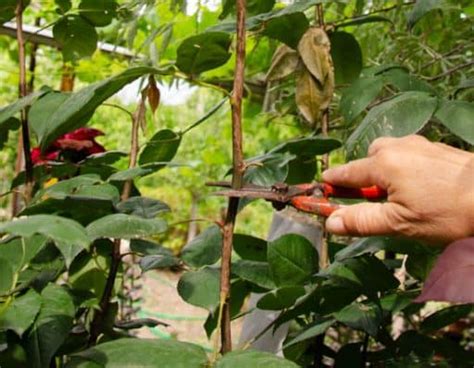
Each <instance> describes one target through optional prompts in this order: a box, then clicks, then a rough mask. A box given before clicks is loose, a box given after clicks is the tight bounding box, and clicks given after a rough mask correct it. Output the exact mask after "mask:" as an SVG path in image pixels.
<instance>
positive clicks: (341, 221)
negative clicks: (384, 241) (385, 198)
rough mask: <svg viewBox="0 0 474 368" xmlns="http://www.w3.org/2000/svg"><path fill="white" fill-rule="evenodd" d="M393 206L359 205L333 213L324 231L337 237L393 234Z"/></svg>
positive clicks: (387, 204) (382, 204) (390, 204)
mask: <svg viewBox="0 0 474 368" xmlns="http://www.w3.org/2000/svg"><path fill="white" fill-rule="evenodd" d="M394 213H395V206H394V204H392V203H360V204H355V205H352V206H347V207H343V208H341V209H339V210H337V211H335V212H334V213H333V214H332V215H331V216H330V217H329V218H328V219H327V220H326V229H327V230H328V231H329V232H330V233H334V234H337V235H352V236H370V235H384V234H391V233H393V225H394V223H393V220H391V219H394V218H396V216H394Z"/></svg>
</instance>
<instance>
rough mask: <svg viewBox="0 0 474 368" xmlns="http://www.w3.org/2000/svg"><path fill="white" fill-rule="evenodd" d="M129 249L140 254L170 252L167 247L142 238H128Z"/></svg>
mask: <svg viewBox="0 0 474 368" xmlns="http://www.w3.org/2000/svg"><path fill="white" fill-rule="evenodd" d="M130 250H131V251H132V252H135V253H138V254H141V255H151V254H172V253H171V251H170V250H169V249H167V248H164V247H162V246H161V245H159V244H157V243H154V242H151V241H148V240H143V239H132V240H130Z"/></svg>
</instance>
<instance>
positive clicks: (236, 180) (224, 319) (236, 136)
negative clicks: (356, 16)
mask: <svg viewBox="0 0 474 368" xmlns="http://www.w3.org/2000/svg"><path fill="white" fill-rule="evenodd" d="M245 5H246V1H245V0H236V9H237V61H236V66H235V79H234V89H233V94H232V98H231V105H232V156H233V169H234V171H233V177H232V186H233V188H235V189H239V188H241V187H242V184H243V175H244V160H243V152H242V97H243V93H244V78H245V53H246V51H245V46H246V43H245ZM238 208H239V199H238V198H230V199H229V205H228V207H227V214H226V218H225V223H224V230H223V242H222V266H221V278H220V281H221V283H220V307H219V309H220V310H219V316H220V318H221V319H220V321H219V322H220V327H221V353H222V354H226V353H228V352H230V351H231V350H232V333H231V327H230V273H231V269H230V267H231V255H232V240H233V234H234V227H235V219H236V217H237V212H238Z"/></svg>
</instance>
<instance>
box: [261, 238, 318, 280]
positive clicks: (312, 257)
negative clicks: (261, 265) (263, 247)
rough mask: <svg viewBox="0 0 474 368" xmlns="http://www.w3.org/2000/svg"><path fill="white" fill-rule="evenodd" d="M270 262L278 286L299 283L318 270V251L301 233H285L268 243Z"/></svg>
mask: <svg viewBox="0 0 474 368" xmlns="http://www.w3.org/2000/svg"><path fill="white" fill-rule="evenodd" d="M267 258H268V264H269V266H270V272H271V275H272V278H273V280H274V281H275V284H276V285H277V286H293V285H299V284H301V283H303V282H305V281H307V280H308V279H309V278H310V277H311V275H312V274H313V273H314V272H316V271H317V264H318V253H317V252H316V250H315V249H314V247H313V245H312V244H311V242H310V241H309V240H308V239H306V238H305V237H303V236H301V235H296V234H288V235H284V236H282V237H280V238H278V239H276V240H274V241H272V242H269V244H268V251H267Z"/></svg>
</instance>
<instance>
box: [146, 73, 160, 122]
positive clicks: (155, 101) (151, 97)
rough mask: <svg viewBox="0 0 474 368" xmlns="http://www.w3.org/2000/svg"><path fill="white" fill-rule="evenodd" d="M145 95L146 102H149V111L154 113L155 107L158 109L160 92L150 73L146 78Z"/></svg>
mask: <svg viewBox="0 0 474 368" xmlns="http://www.w3.org/2000/svg"><path fill="white" fill-rule="evenodd" d="M147 97H148V103H149V104H150V108H151V111H152V112H153V114H154V113H155V112H156V109H158V106H160V97H161V94H160V90H159V88H158V86H157V84H156V80H155V78H154V77H153V76H152V75H151V76H150V78H149V79H148V88H147Z"/></svg>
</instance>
